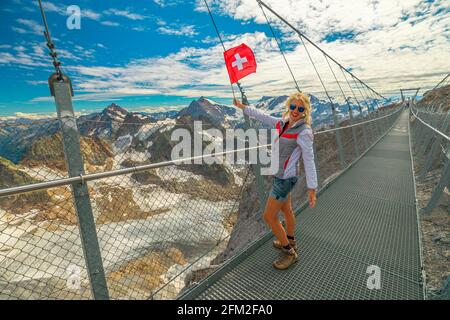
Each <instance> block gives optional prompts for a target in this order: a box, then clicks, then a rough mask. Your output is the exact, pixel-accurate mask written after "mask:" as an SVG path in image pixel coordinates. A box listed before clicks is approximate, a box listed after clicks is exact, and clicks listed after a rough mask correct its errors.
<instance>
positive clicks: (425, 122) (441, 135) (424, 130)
mask: <svg viewBox="0 0 450 320" xmlns="http://www.w3.org/2000/svg"><path fill="white" fill-rule="evenodd" d="M437 110H438V108H436V107H435V106H432V105H428V106H423V107H422V108H416V107H412V108H411V120H410V122H411V138H412V139H411V140H412V144H413V148H412V151H413V155H414V158H415V172H416V175H417V179H418V181H419V182H421V183H422V184H424V185H426V186H427V187H426V190H424V196H422V199H421V203H420V204H419V205H420V207H421V212H422V213H423V214H430V213H431V212H432V211H433V209H435V208H438V207H441V208H442V210H444V211H446V212H447V213H448V212H450V211H449V208H450V203H448V199H446V198H448V195H449V194H450V112H449V111H448V110H447V112H446V113H442V112H434V111H437ZM445 195H447V197H445Z"/></svg>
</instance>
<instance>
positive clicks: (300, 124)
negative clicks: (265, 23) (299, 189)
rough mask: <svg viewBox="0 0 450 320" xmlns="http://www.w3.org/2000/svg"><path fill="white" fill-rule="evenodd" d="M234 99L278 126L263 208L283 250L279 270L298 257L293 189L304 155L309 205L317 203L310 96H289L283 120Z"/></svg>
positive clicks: (277, 264)
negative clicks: (269, 185)
mask: <svg viewBox="0 0 450 320" xmlns="http://www.w3.org/2000/svg"><path fill="white" fill-rule="evenodd" d="M233 102H234V105H235V106H237V107H239V108H241V109H242V110H243V111H244V114H246V115H248V116H249V117H251V118H254V119H257V120H259V121H261V122H263V123H265V124H267V125H270V126H272V127H275V128H276V129H277V131H278V139H279V167H278V171H277V173H276V174H275V175H274V177H273V181H272V188H271V190H270V194H269V197H268V199H267V203H266V208H265V210H264V221H265V222H266V223H267V224H268V225H269V227H270V228H271V229H272V232H273V234H274V235H275V237H276V238H277V240H274V242H273V245H274V246H275V248H278V249H281V255H280V256H279V257H278V259H277V260H275V261H274V263H273V266H274V267H275V268H276V269H280V270H283V269H287V268H289V266H291V265H292V264H293V263H295V262H296V261H297V260H298V255H297V244H296V241H295V215H294V211H293V210H292V200H291V190H292V189H293V187H294V185H295V184H296V183H297V180H298V178H297V175H298V173H297V161H298V160H299V159H300V156H302V158H303V164H304V167H305V174H306V184H307V187H308V193H309V205H310V207H311V208H314V206H315V204H316V188H317V174H316V166H315V163H314V152H313V140H314V136H313V133H312V129H311V104H310V101H309V97H308V96H307V95H306V94H304V93H299V92H296V93H294V94H292V95H290V96H289V98H288V99H287V101H286V110H285V112H284V113H283V117H282V118H281V119H280V118H275V117H272V116H270V115H267V114H265V113H263V112H261V111H259V110H257V109H255V108H252V107H250V106H246V105H244V104H242V103H241V102H240V101H239V100H237V99H235V100H234V101H233ZM280 210H281V211H282V212H283V214H284V218H285V222H286V230H285V229H284V228H283V226H282V225H281V223H280V220H279V218H278V212H279V211H280Z"/></svg>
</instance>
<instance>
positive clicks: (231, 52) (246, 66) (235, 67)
mask: <svg viewBox="0 0 450 320" xmlns="http://www.w3.org/2000/svg"><path fill="white" fill-rule="evenodd" d="M223 57H224V59H225V64H226V66H227V70H228V75H229V76H230V81H231V83H236V82H238V81H239V79H242V78H244V77H245V76H247V75H249V74H250V73H253V72H256V59H255V55H254V54H253V51H252V49H250V48H249V47H248V46H247V45H245V44H241V45H240V46H237V47H234V48H231V49H228V50H227V51H225V52H224V53H223Z"/></svg>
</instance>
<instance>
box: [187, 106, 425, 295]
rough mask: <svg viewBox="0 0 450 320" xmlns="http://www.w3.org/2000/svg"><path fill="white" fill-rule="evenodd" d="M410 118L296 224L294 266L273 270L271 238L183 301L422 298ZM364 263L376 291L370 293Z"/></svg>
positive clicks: (404, 115)
mask: <svg viewBox="0 0 450 320" xmlns="http://www.w3.org/2000/svg"><path fill="white" fill-rule="evenodd" d="M414 195H415V191H414V181H413V175H412V166H411V158H410V151H409V137H408V113H407V112H404V113H403V114H402V115H401V116H400V119H399V121H398V123H397V124H396V126H395V127H394V128H393V129H392V130H391V131H390V132H389V133H388V134H387V135H386V136H385V137H384V138H383V139H381V140H380V141H379V142H378V144H377V145H375V146H374V147H373V148H372V149H371V150H370V151H369V152H368V153H367V154H366V155H365V156H364V157H363V158H361V159H360V160H359V161H358V162H357V163H356V164H355V165H354V166H353V167H351V168H350V169H349V170H348V171H347V172H345V173H344V174H343V175H342V176H341V177H340V178H338V179H337V181H336V182H335V183H333V184H332V185H331V186H330V187H329V188H328V189H327V190H326V191H325V192H324V193H323V194H322V195H321V196H320V197H319V199H318V203H317V206H316V208H315V209H314V210H311V209H309V208H308V209H306V210H304V211H303V212H301V213H300V215H299V216H298V219H297V225H298V227H297V232H296V237H297V239H298V243H299V262H298V263H297V264H296V265H295V266H292V267H291V268H290V269H288V270H285V271H277V270H275V269H273V268H272V261H273V260H274V259H275V258H276V256H277V254H278V252H277V251H276V249H274V248H273V247H272V244H271V242H272V239H270V240H268V241H265V242H264V243H262V245H261V246H259V247H258V248H257V249H256V250H254V251H253V252H251V253H246V252H244V253H243V254H242V256H241V257H238V258H237V259H235V260H234V262H232V263H230V264H229V265H228V266H227V267H225V268H223V269H222V270H220V271H218V272H219V273H220V274H217V273H216V274H215V275H214V274H213V275H212V276H211V277H210V278H209V279H206V281H204V283H201V284H200V285H199V286H198V288H197V289H194V290H193V291H192V292H191V294H188V295H187V296H185V298H196V299H423V288H422V281H421V261H420V245H419V236H418V226H417V214H416V207H415V196H414ZM370 265H375V266H378V267H379V268H380V269H381V288H380V289H372V290H370V289H368V288H367V279H368V278H369V276H370V274H368V273H367V268H368V267H369V266H370Z"/></svg>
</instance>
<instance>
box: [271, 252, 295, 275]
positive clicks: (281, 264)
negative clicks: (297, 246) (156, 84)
mask: <svg viewBox="0 0 450 320" xmlns="http://www.w3.org/2000/svg"><path fill="white" fill-rule="evenodd" d="M297 261H298V255H297V252H295V250H294V248H290V249H289V250H286V249H284V248H282V249H281V253H280V256H279V257H278V258H277V260H275V261H274V262H273V267H274V268H275V269H278V270H285V269H287V268H289V267H290V266H291V265H292V264H294V263H295V262H297Z"/></svg>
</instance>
